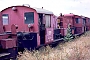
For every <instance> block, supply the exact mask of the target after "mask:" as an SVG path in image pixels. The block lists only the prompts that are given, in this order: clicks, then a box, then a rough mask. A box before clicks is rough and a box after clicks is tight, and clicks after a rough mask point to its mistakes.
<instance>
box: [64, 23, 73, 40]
mask: <svg viewBox="0 0 90 60" xmlns="http://www.w3.org/2000/svg"><path fill="white" fill-rule="evenodd" d="M73 38H74V37H73V34H72V31H71V28H70V25H69V24H68V28H67V34H66V36H65V38H64V40H65V41H71V40H72V39H73Z"/></svg>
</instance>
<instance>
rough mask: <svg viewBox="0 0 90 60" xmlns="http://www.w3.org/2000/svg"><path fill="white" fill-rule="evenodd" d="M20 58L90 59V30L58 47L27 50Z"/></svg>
mask: <svg viewBox="0 0 90 60" xmlns="http://www.w3.org/2000/svg"><path fill="white" fill-rule="evenodd" d="M18 60H90V31H89V32H86V33H85V34H84V35H82V36H81V37H77V38H76V39H74V40H73V41H70V42H66V43H63V44H59V45H58V46H57V47H56V48H50V47H49V46H47V48H44V49H41V50H40V51H34V52H30V51H28V50H25V51H24V53H23V54H20V56H19V57H18Z"/></svg>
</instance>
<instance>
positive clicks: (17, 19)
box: [2, 6, 38, 32]
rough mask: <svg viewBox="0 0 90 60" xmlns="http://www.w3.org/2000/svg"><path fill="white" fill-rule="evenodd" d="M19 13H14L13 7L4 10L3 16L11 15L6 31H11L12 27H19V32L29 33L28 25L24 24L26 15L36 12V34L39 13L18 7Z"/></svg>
mask: <svg viewBox="0 0 90 60" xmlns="http://www.w3.org/2000/svg"><path fill="white" fill-rule="evenodd" d="M16 8H17V11H13V10H12V7H9V8H7V9H4V10H3V11H2V14H9V25H5V28H6V31H11V25H12V24H16V25H18V29H17V31H26V32H28V31H29V28H28V25H27V24H25V23H24V13H25V12H34V32H38V14H37V12H36V11H35V10H34V9H32V8H29V7H25V6H16Z"/></svg>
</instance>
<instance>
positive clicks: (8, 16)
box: [2, 14, 9, 25]
mask: <svg viewBox="0 0 90 60" xmlns="http://www.w3.org/2000/svg"><path fill="white" fill-rule="evenodd" d="M3 16H7V17H8V18H7V23H4V22H6V21H3ZM2 22H3V25H8V24H9V14H2Z"/></svg>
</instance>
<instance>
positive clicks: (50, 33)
mask: <svg viewBox="0 0 90 60" xmlns="http://www.w3.org/2000/svg"><path fill="white" fill-rule="evenodd" d="M45 21H46V23H45V27H46V34H45V43H46V44H47V43H50V42H52V41H53V28H52V27H51V15H45Z"/></svg>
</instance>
